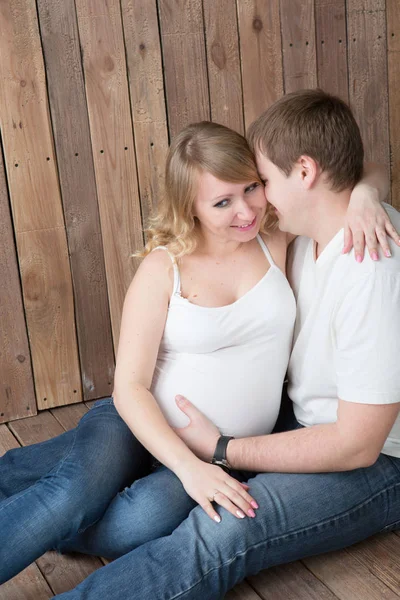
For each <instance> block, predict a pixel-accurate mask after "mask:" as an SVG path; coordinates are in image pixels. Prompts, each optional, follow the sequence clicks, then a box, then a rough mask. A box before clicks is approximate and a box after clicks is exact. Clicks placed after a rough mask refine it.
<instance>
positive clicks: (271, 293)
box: [151, 236, 296, 437]
mask: <svg viewBox="0 0 400 600" xmlns="http://www.w3.org/2000/svg"><path fill="white" fill-rule="evenodd" d="M257 239H258V242H259V244H260V246H261V248H262V249H263V251H264V253H265V255H266V257H267V259H268V261H269V263H270V268H269V270H268V271H267V273H266V274H265V275H264V277H263V278H262V279H260V281H259V282H258V283H257V284H256V285H255V286H254V287H253V288H251V289H250V290H249V291H248V292H247V293H246V294H244V296H242V297H241V298H239V299H238V300H236V302H233V303H232V304H229V305H227V306H221V307H213V308H209V307H204V306H198V305H197V304H192V303H191V302H190V301H189V300H187V299H186V298H183V297H182V296H181V293H180V287H181V286H180V275H179V269H178V265H177V263H176V261H175V259H174V258H173V256H172V255H170V256H171V260H172V262H173V267H174V288H173V293H172V296H171V300H170V304H169V309H168V315H167V320H166V324H165V329H164V334H163V338H162V340H161V344H160V350H159V353H158V358H157V363H156V367H155V371H154V376H153V381H152V384H151V391H152V393H153V395H154V397H155V399H156V400H157V402H158V404H159V406H160V408H161V410H162V411H163V413H164V415H165V417H166V419H167V421H168V422H169V423H170V424H171V425H172V426H174V427H184V426H185V425H187V424H188V418H187V417H186V415H185V414H184V413H182V412H181V411H180V410H179V409H178V407H177V406H176V403H175V396H176V395H177V394H182V395H184V396H186V397H187V398H188V399H189V400H190V401H191V402H192V403H193V404H194V405H195V406H197V408H198V409H199V410H201V411H202V412H203V413H204V414H205V415H206V416H207V417H208V418H209V419H210V420H211V421H212V422H213V423H215V425H216V426H217V427H218V429H219V430H220V431H221V433H223V434H224V435H233V436H235V437H247V436H252V435H262V434H266V433H269V432H270V431H271V430H272V429H273V427H274V424H275V421H276V418H277V416H278V412H279V406H280V401H281V392H282V385H283V380H284V377H285V374H286V369H287V365H288V361H289V355H290V350H291V343H292V336H293V326H294V321H295V317H296V304H295V299H294V296H293V292H292V290H291V288H290V286H289V283H288V281H287V279H286V277H285V276H284V274H283V273H282V271H281V270H280V269H279V267H278V266H277V265H276V264H275V263H274V261H273V260H272V257H271V254H270V252H269V250H268V248H267V246H266V244H265V243H264V241H263V240H262V239H261V237H260V236H257ZM161 248H163V249H165V250H167V249H166V248H164V247H161Z"/></svg>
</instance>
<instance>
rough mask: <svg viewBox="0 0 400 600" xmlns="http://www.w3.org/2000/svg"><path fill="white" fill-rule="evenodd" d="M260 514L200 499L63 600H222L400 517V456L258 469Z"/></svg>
mask: <svg viewBox="0 0 400 600" xmlns="http://www.w3.org/2000/svg"><path fill="white" fill-rule="evenodd" d="M249 485H250V492H251V494H252V495H253V496H254V497H255V499H256V500H257V501H258V503H259V506H260V508H259V509H258V511H257V516H256V518H255V519H249V518H246V519H236V518H235V517H233V516H232V515H230V514H229V513H227V512H226V511H224V510H220V511H219V512H220V514H221V516H222V522H221V523H220V524H216V523H215V522H213V521H212V520H211V519H210V518H209V517H208V516H207V515H206V514H205V513H204V511H203V510H202V509H201V508H200V507H196V508H195V509H194V510H192V511H191V513H190V515H189V517H188V518H187V519H186V520H185V521H184V522H183V523H182V524H181V525H180V526H179V527H178V528H177V529H176V530H175V531H174V532H173V533H172V535H170V536H167V537H163V538H160V539H158V540H155V541H152V542H148V543H147V544H145V545H143V546H141V547H139V548H137V549H136V550H133V551H132V552H130V553H129V554H127V555H125V556H123V557H121V558H119V559H117V560H116V561H114V562H113V563H111V564H110V565H108V566H107V567H104V568H102V569H100V570H99V571H96V572H95V573H93V574H92V575H90V577H88V578H87V579H86V580H85V581H84V582H82V583H81V584H80V585H79V586H78V587H76V588H75V589H74V590H72V591H70V592H66V593H64V594H61V595H59V596H57V598H60V600H61V599H62V600H78V599H79V600H107V599H109V598H132V599H136V598H140V599H141V600H155V599H157V600H177V599H178V598H179V599H180V600H189V599H190V600H218V599H220V598H223V597H224V595H225V593H226V592H227V590H229V589H230V588H231V587H233V586H234V585H235V584H236V583H238V582H239V581H241V580H242V579H243V578H244V577H245V576H247V575H251V574H255V573H258V572H259V571H260V570H261V569H264V568H267V567H270V566H273V565H277V564H282V563H286V562H289V561H293V560H297V559H299V558H302V557H305V556H311V555H314V554H319V553H322V552H327V551H330V550H335V549H338V548H342V547H344V546H348V545H350V544H353V543H355V542H358V541H360V540H363V539H365V538H367V537H369V536H370V535H373V534H374V533H377V532H379V531H382V530H384V529H385V528H391V527H395V526H396V525H397V524H398V523H399V522H400V459H392V458H390V457H387V456H384V455H381V456H380V458H379V460H378V461H377V463H376V464H375V465H374V466H372V467H369V468H366V469H358V470H355V471H351V472H344V473H326V474H325V473H322V474H310V475H308V474H305V475H303V474H275V473H268V474H260V475H257V476H256V477H254V478H253V479H250V480H249Z"/></svg>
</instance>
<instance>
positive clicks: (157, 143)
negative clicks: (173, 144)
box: [121, 0, 168, 225]
mask: <svg viewBox="0 0 400 600" xmlns="http://www.w3.org/2000/svg"><path fill="white" fill-rule="evenodd" d="M121 6H122V18H123V26H124V35H125V44H126V58H127V65H128V74H129V89H130V94H131V102H132V117H133V124H134V132H135V147H136V157H137V167H138V176H139V192H140V202H141V206H142V218H143V223H144V224H145V225H146V224H147V222H148V217H149V215H150V214H151V212H152V210H153V209H154V208H155V207H156V205H157V202H158V199H159V198H160V197H161V196H162V194H163V191H164V165H165V157H166V154H167V151H168V128H167V116H166V109H165V97H164V81H163V71H162V56H161V44H160V32H159V28H158V17H157V2H156V0H150V1H148V2H136V1H135V0H122V3H121Z"/></svg>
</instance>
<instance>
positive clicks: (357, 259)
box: [356, 254, 362, 263]
mask: <svg viewBox="0 0 400 600" xmlns="http://www.w3.org/2000/svg"><path fill="white" fill-rule="evenodd" d="M356 261H357V262H358V263H360V262H362V258H361V256H360V254H357V256H356Z"/></svg>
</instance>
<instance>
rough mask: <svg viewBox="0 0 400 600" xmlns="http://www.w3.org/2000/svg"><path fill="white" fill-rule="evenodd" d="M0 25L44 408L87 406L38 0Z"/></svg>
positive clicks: (6, 111) (6, 121)
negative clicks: (83, 397) (81, 402)
mask: <svg viewBox="0 0 400 600" xmlns="http://www.w3.org/2000/svg"><path fill="white" fill-rule="evenodd" d="M0 20H1V24H2V25H1V30H2V35H1V37H0V71H1V74H2V80H3V81H7V85H2V86H0V125H1V128H2V132H3V143H4V152H5V160H6V166H7V174H8V182H9V189H10V197H11V203H12V212H13V217H14V226H15V232H16V239H17V248H18V255H19V260H20V266H21V277H22V288H23V294H24V301H25V307H26V317H27V323H28V332H29V339H30V344H31V353H32V364H33V371H34V376H35V387H36V395H37V403H38V407H39V408H41V407H42V408H43V398H44V397H46V398H47V405H48V406H57V405H60V404H69V403H71V402H76V401H79V400H80V399H81V398H80V396H81V389H80V374H79V361H78V350H77V342H76V332H75V321H74V310H73V292H72V282H71V273H70V268H69V260H68V248H67V242H66V235H65V229H64V218H63V212H62V207H61V199H60V192H59V182H58V177H57V169H56V165H55V157H54V149H53V140H52V136H51V124H50V118H49V112H48V104H47V96H46V85H45V73H44V66H43V57H42V53H41V47H40V36H39V30H38V23H37V14H36V4H35V2H34V0H15V1H13V2H12V3H11V2H2V3H1V4H0ZM53 245H54V246H55V252H54V248H53ZM49 276H50V277H49ZM73 390H76V392H74V391H73Z"/></svg>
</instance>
